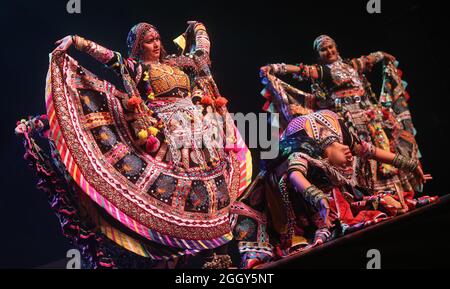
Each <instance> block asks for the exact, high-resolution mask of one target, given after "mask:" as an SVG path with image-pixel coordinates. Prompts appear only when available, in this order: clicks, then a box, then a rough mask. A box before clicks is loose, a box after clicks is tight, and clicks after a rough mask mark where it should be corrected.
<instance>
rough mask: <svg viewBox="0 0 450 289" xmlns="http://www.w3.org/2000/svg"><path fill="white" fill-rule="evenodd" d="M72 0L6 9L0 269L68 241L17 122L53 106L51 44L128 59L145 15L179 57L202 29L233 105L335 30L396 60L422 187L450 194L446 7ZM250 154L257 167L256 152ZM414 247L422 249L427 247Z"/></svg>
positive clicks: (364, 49) (31, 261)
mask: <svg viewBox="0 0 450 289" xmlns="http://www.w3.org/2000/svg"><path fill="white" fill-rule="evenodd" d="M27 2H29V3H27ZM66 3H67V1H53V2H52V1H45V2H44V1H20V3H16V2H15V1H12V0H9V1H2V4H1V7H0V27H1V34H0V37H1V42H0V43H1V44H0V47H1V54H0V57H1V62H0V63H1V65H2V67H1V69H0V70H1V74H2V75H1V78H0V80H1V98H2V104H1V105H0V106H1V115H2V121H1V127H2V135H3V138H2V142H1V149H0V153H1V166H0V169H1V173H0V176H1V183H0V185H1V191H2V192H1V193H0V224H1V225H0V226H1V227H0V231H1V234H0V267H22V268H24V267H25V268H27V267H36V266H39V265H43V264H46V263H49V262H52V261H54V260H58V259H62V258H64V257H65V252H66V251H67V249H68V248H70V244H68V242H67V241H66V240H65V239H64V238H63V237H62V236H61V233H60V229H59V224H58V222H57V220H56V218H55V216H54V215H53V213H52V212H51V210H50V209H49V205H48V203H47V200H46V197H45V194H44V193H43V192H41V191H39V190H37V189H36V188H35V182H36V179H35V178H34V176H33V174H32V172H30V171H29V170H27V169H26V164H25V162H24V161H23V160H22V154H23V148H22V146H21V144H20V142H19V141H18V139H17V138H16V137H15V136H14V132H13V130H14V127H15V122H16V121H17V120H19V119H20V118H22V117H26V116H28V115H34V114H40V113H44V112H45V106H44V87H45V76H46V72H47V67H48V53H49V52H50V51H51V50H52V49H53V48H54V45H53V43H54V42H55V41H56V40H57V39H59V38H61V37H63V36H65V35H68V34H78V35H81V36H84V37H86V38H88V39H91V40H94V41H96V42H98V43H100V44H102V45H104V46H106V47H109V48H111V49H114V50H118V51H121V52H122V53H123V54H125V52H126V51H125V39H126V35H127V33H128V30H129V29H130V28H131V26H132V25H134V24H136V23H138V22H141V21H145V22H149V23H152V24H154V25H155V26H157V27H158V28H159V30H160V33H161V35H162V41H163V43H164V44H165V47H166V49H167V50H168V51H169V52H175V50H174V49H175V47H174V45H173V43H172V42H171V40H172V39H174V38H175V37H176V36H178V35H179V34H181V33H182V32H183V31H184V30H185V28H186V21H187V20H198V21H202V22H203V23H204V24H205V25H206V27H207V30H208V32H209V35H210V38H211V43H212V48H211V51H212V52H211V57H212V65H213V73H214V76H215V79H216V82H217V83H218V85H219V89H220V90H221V93H222V94H223V95H224V96H225V97H227V98H228V99H229V100H230V104H229V110H230V111H231V112H238V111H239V112H244V113H246V112H259V111H260V109H261V107H262V105H263V103H264V101H263V99H262V98H261V97H260V95H259V91H260V90H261V89H262V85H261V84H260V83H259V79H258V69H259V67H260V66H261V65H264V64H265V63H274V62H286V63H297V62H305V63H313V62H314V61H315V57H316V56H315V55H314V53H313V51H312V41H313V40H314V38H315V37H316V36H318V35H319V34H329V35H330V36H332V37H334V38H335V39H336V41H337V43H338V46H339V48H340V52H341V54H342V55H343V56H344V57H350V56H360V55H362V54H368V53H370V52H373V51H377V50H383V51H386V52H389V53H391V54H393V55H395V56H396V57H397V59H398V60H399V61H400V68H401V69H402V70H403V71H404V79H405V80H406V81H407V82H408V83H409V86H408V91H409V93H410V94H411V96H412V98H411V100H410V109H411V112H412V114H413V120H414V123H415V126H416V128H417V130H418V135H417V140H418V142H419V145H420V147H421V152H422V154H423V165H424V167H425V169H426V171H428V172H430V173H432V174H433V176H434V178H435V179H434V180H433V181H432V182H431V183H430V184H428V185H427V186H426V191H427V192H429V193H431V194H440V195H442V194H444V193H447V192H448V189H447V186H446V173H447V167H446V164H447V161H448V157H447V147H448V140H447V138H446V137H445V136H446V133H447V127H448V116H447V110H448V106H447V105H448V93H447V90H446V85H445V82H446V81H447V78H446V74H445V73H446V71H447V69H448V66H447V65H446V64H447V58H448V45H447V44H446V43H445V42H444V37H448V35H446V34H443V30H444V29H443V27H444V20H443V19H444V14H445V10H444V8H443V7H442V6H441V5H440V3H438V2H436V3H433V2H430V1H386V0H381V4H382V5H381V8H382V11H381V14H369V13H368V12H367V11H366V4H367V1H366V0H360V1H308V2H306V1H271V2H268V3H265V2H263V1H258V2H250V1H248V2H247V1H243V0H241V1H145V2H144V1H135V0H134V1H125V0H124V1H87V0H81V14H69V13H67V11H66ZM69 53H70V54H71V55H74V56H75V57H77V59H79V60H80V62H81V63H82V64H84V65H85V66H86V67H88V68H89V69H91V70H92V71H93V72H95V73H97V74H99V75H100V76H102V77H105V78H107V79H109V80H111V81H113V82H114V83H116V84H119V85H120V82H119V81H118V80H117V78H115V76H114V75H112V73H110V72H107V71H105V70H104V69H103V68H102V67H101V65H99V64H97V63H95V62H94V61H93V60H91V59H89V58H88V57H86V56H84V55H81V54H79V53H78V52H77V51H74V49H71V50H70V52H69ZM379 75H380V73H379V70H375V71H374V72H373V75H372V76H371V79H373V80H374V83H375V86H376V88H377V90H379V83H377V76H379ZM377 84H378V86H377ZM253 157H254V163H255V166H256V167H257V162H258V160H257V158H258V154H257V153H256V150H255V151H254V154H253ZM436 226H437V229H438V225H436ZM416 230H417V228H416ZM419 230H420V228H419ZM446 230H448V228H447V229H446ZM444 233H445V230H444ZM440 234H443V233H442V231H441V230H440ZM380 242H382V241H380ZM412 242H414V240H412ZM413 244H414V243H413ZM414 246H416V247H417V248H418V249H419V250H420V249H424V248H426V247H427V244H424V243H421V242H417V244H414ZM447 249H448V247H447Z"/></svg>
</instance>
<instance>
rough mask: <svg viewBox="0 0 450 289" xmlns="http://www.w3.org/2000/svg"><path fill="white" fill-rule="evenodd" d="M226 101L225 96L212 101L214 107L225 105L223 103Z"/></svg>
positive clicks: (225, 103)
mask: <svg viewBox="0 0 450 289" xmlns="http://www.w3.org/2000/svg"><path fill="white" fill-rule="evenodd" d="M227 103H228V100H227V99H226V98H225V97H222V96H220V97H218V98H217V99H216V100H215V101H214V104H215V105H216V107H222V106H225V105H227Z"/></svg>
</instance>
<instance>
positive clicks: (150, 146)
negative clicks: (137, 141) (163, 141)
mask: <svg viewBox="0 0 450 289" xmlns="http://www.w3.org/2000/svg"><path fill="white" fill-rule="evenodd" d="M159 144H160V142H159V139H157V138H156V137H154V136H152V135H151V136H149V137H148V138H147V142H146V143H145V150H146V151H147V153H154V152H156V150H158V148H159Z"/></svg>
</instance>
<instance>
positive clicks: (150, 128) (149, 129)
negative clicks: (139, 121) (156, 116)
mask: <svg viewBox="0 0 450 289" xmlns="http://www.w3.org/2000/svg"><path fill="white" fill-rule="evenodd" d="M148 132H149V133H150V134H151V135H152V136H156V135H157V134H158V132H159V129H157V128H156V127H154V126H151V127H149V128H148Z"/></svg>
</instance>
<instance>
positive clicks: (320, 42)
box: [313, 35, 336, 51]
mask: <svg viewBox="0 0 450 289" xmlns="http://www.w3.org/2000/svg"><path fill="white" fill-rule="evenodd" d="M329 42H331V43H333V44H334V45H336V42H335V41H334V39H333V38H331V37H330V36H328V35H320V36H319V37H317V38H316V39H315V40H314V44H313V49H314V50H315V51H319V50H320V48H321V47H322V46H323V45H324V44H325V43H329Z"/></svg>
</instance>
